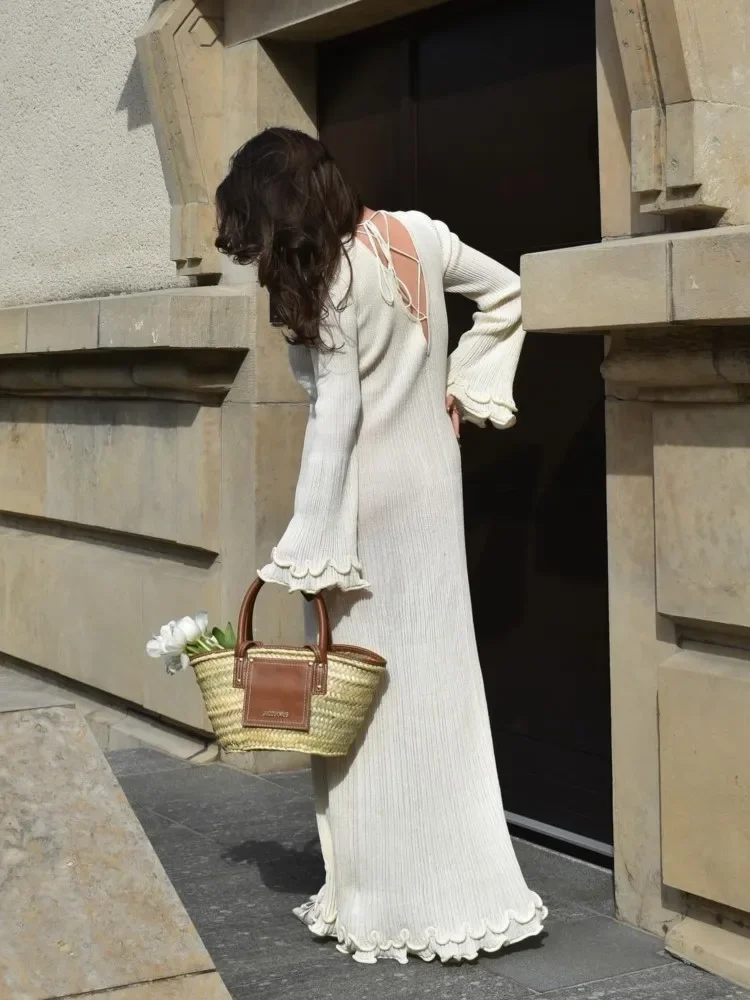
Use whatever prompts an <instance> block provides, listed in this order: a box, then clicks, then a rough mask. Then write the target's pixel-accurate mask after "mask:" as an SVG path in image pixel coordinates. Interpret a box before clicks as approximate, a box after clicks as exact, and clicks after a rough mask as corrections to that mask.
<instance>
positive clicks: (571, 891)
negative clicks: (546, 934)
mask: <svg viewBox="0 0 750 1000" xmlns="http://www.w3.org/2000/svg"><path fill="white" fill-rule="evenodd" d="M513 847H514V849H515V851H516V856H517V858H518V861H519V863H520V865H521V869H522V871H523V873H524V876H525V878H526V881H527V882H528V884H529V885H530V886H531V888H532V889H534V891H535V892H538V893H539V895H540V896H541V897H542V899H543V900H544V902H545V903H546V904H547V906H548V907H549V910H550V916H551V918H552V919H556V917H555V911H556V910H557V911H558V916H559V917H561V918H562V914H563V912H566V913H567V917H566V919H570V918H571V917H572V916H573V915H574V913H575V911H576V908H577V909H578V910H580V912H581V913H585V911H586V909H589V910H593V911H594V912H596V913H599V914H603V915H604V916H614V883H613V878H612V872H610V871H607V870H606V869H603V868H596V867H595V866H594V865H589V864H586V863H585V862H584V861H577V860H575V859H573V858H567V857H565V856H564V855H563V854H557V853H556V852H555V851H550V850H548V849H547V848H544V847H539V846H537V845H536V844H530V843H528V842H527V841H523V840H518V839H515V838H514V840H513Z"/></svg>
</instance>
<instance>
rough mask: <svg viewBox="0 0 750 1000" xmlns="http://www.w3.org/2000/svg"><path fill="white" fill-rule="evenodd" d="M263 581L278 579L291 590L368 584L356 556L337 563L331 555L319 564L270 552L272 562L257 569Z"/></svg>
mask: <svg viewBox="0 0 750 1000" xmlns="http://www.w3.org/2000/svg"><path fill="white" fill-rule="evenodd" d="M258 576H259V577H260V578H261V580H263V581H264V583H278V584H280V585H281V586H282V587H286V588H287V589H288V590H289V591H291V592H296V591H302V592H303V593H305V594H316V593H318V591H320V590H328V589H329V588H331V587H338V588H339V590H365V589H366V588H368V587H369V586H370V584H369V583H368V582H367V580H364V579H363V578H362V566H361V565H360V564H359V563H358V562H356V561H355V560H353V559H352V560H350V562H349V563H348V565H347V564H343V565H337V564H336V562H335V561H334V560H333V559H326V560H325V561H324V562H322V563H320V565H319V566H313V565H312V563H310V562H307V563H303V564H297V563H294V562H292V561H291V560H285V559H283V558H281V557H280V556H278V555H277V554H276V550H275V549H274V551H273V552H272V553H271V562H270V563H268V565H267V566H264V567H263V569H259V570H258Z"/></svg>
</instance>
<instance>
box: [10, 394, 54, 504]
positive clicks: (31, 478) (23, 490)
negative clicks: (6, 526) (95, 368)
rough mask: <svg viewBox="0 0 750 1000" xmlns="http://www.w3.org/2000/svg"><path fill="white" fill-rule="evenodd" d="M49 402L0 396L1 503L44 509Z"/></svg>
mask: <svg viewBox="0 0 750 1000" xmlns="http://www.w3.org/2000/svg"><path fill="white" fill-rule="evenodd" d="M46 413H47V404H46V403H44V402H42V401H41V400H36V399H35V400H26V399H13V398H10V397H5V398H0V498H1V499H0V506H2V509H3V510H6V511H20V512H23V513H25V514H30V515H32V516H40V515H42V514H43V513H44V508H45V503H46V494H47V463H46V454H47V425H46V423H45V418H46Z"/></svg>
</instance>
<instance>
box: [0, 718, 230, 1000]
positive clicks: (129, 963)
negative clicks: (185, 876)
mask: <svg viewBox="0 0 750 1000" xmlns="http://www.w3.org/2000/svg"><path fill="white" fill-rule="evenodd" d="M0 737H2V742H3V746H4V748H5V750H6V752H7V754H8V757H9V759H11V760H14V761H23V767H20V768H18V767H17V768H15V769H10V771H9V770H8V769H7V768H6V769H5V772H4V773H3V775H2V779H4V780H2V781H0V784H2V786H3V788H2V795H3V807H4V812H5V815H6V816H7V817H8V820H9V821H8V822H6V823H5V824H4V829H3V833H2V835H0V847H1V848H2V851H3V859H4V861H6V862H7V864H8V865H10V869H9V877H7V878H6V879H5V882H4V886H3V891H4V904H5V907H4V910H5V913H7V914H8V919H4V920H3V922H2V924H1V925H0V952H1V953H2V955H3V963H2V968H1V969H0V995H2V996H3V997H15V998H17V1000H45V998H49V997H63V996H65V997H74V996H78V995H79V994H86V995H91V994H96V993H97V992H99V993H102V992H104V991H106V990H113V989H120V990H124V989H125V988H126V987H129V986H133V987H138V989H137V990H136V991H135V992H134V993H133V994H131V995H132V996H133V1000H147V998H148V1000H150V998H151V997H153V998H154V1000H157V998H159V1000H162V998H163V1000H171V998H172V997H174V998H175V1000H176V998H177V997H188V996H194V997H196V998H197V997H198V996H200V997H209V996H212V997H215V998H216V1000H219V998H225V997H227V996H228V994H227V993H226V991H224V990H221V989H219V988H218V984H216V988H214V990H213V992H209V991H206V990H203V991H200V990H192V992H186V991H185V990H184V989H182V986H184V984H185V983H192V982H197V984H200V985H210V984H211V979H209V978H208V976H210V975H211V974H213V975H214V976H216V974H215V966H214V963H213V962H212V960H211V958H210V956H209V954H208V952H207V951H206V949H205V947H204V946H203V944H202V942H201V940H200V938H199V937H198V935H197V933H196V931H195V928H194V927H193V925H192V923H191V921H190V918H189V917H188V915H187V913H186V912H185V909H184V907H183V905H182V903H181V901H180V899H179V897H178V896H177V893H176V892H175V890H174V888H173V887H172V885H171V883H170V882H169V880H168V878H167V876H166V874H165V872H164V869H163V868H162V866H161V864H160V863H159V860H158V859H157V857H156V855H155V853H154V850H153V848H152V846H151V845H150V844H149V842H148V840H147V839H146V835H145V834H144V832H143V829H142V828H141V826H140V824H139V823H138V820H137V819H136V818H135V815H134V814H133V812H132V809H131V808H130V806H129V805H128V802H127V800H126V799H125V796H124V794H123V792H122V789H121V788H120V787H119V785H118V783H117V781H116V779H115V778H114V776H113V774H112V772H111V770H110V769H109V766H108V765H107V762H106V761H105V759H104V757H103V756H102V753H101V750H100V749H99V747H98V746H97V745H96V742H95V741H94V738H93V736H92V734H91V732H90V730H89V729H88V726H87V725H86V722H85V720H84V719H83V717H82V716H81V715H80V714H79V713H78V712H77V711H76V709H74V708H39V709H33V710H29V711H18V712H9V713H3V714H2V715H0ZM6 868H7V865H6ZM201 973H204V974H206V978H205V979H204V978H203V977H199V978H198V979H197V980H196V979H195V978H194V977H195V976H196V974H201ZM216 978H218V976H216ZM165 980H166V981H167V982H170V981H171V982H172V984H173V985H175V986H178V988H177V989H167V988H166V987H165V988H157V987H156V984H157V983H160V982H164V981H165ZM175 981H176V982H175ZM214 983H215V979H214ZM146 984H151V986H150V987H149V988H151V987H153V988H151V992H148V990H147V988H146ZM123 995H124V996H127V995H128V994H127V992H125V993H124V994H123Z"/></svg>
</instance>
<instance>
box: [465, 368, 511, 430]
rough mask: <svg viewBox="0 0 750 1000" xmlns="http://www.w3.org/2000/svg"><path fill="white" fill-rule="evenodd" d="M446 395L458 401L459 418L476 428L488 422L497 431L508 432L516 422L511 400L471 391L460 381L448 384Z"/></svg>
mask: <svg viewBox="0 0 750 1000" xmlns="http://www.w3.org/2000/svg"><path fill="white" fill-rule="evenodd" d="M448 393H449V394H450V395H451V396H455V398H456V400H457V401H458V407H459V412H460V414H461V417H462V418H463V419H464V420H466V421H468V422H469V423H472V424H476V425H477V426H478V427H486V426H487V423H488V422H489V423H491V424H492V426H493V427H495V428H497V429H498V430H508V429H509V428H510V427H513V426H514V424H515V422H516V406H515V403H513V401H512V400H502V399H497V398H496V397H494V396H492V395H491V394H489V393H483V392H479V391H477V390H476V389H474V390H472V389H471V388H470V386H469V385H468V384H467V383H466V382H465V381H463V380H462V379H453V380H452V381H451V382H449V383H448Z"/></svg>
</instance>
